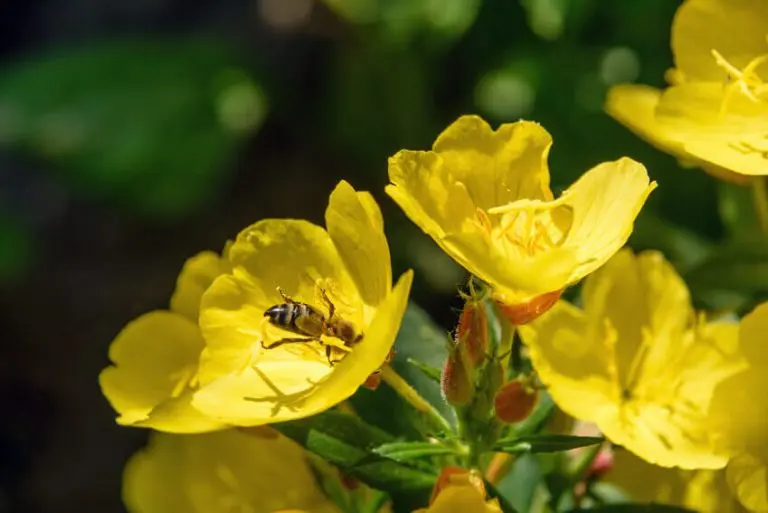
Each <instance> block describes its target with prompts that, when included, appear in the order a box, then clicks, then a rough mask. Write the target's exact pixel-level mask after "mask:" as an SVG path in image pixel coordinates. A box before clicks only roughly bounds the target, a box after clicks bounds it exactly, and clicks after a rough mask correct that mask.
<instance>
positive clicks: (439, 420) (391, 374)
mask: <svg viewBox="0 0 768 513" xmlns="http://www.w3.org/2000/svg"><path fill="white" fill-rule="evenodd" d="M381 379H383V380H384V382H385V383H387V385H389V386H390V387H392V388H393V389H394V391H395V392H397V393H398V394H400V397H402V398H403V399H405V400H406V401H407V402H408V403H409V404H410V405H411V406H413V407H414V408H416V409H417V410H418V411H420V412H422V413H423V414H425V415H426V416H427V418H428V419H429V420H430V421H431V422H432V423H433V424H434V426H435V427H436V428H438V429H440V430H442V431H444V432H445V433H452V432H453V427H452V426H451V424H450V423H449V422H448V421H447V420H445V418H444V417H443V416H442V415H440V412H439V411H437V410H436V409H435V407H434V406H432V405H431V404H430V403H429V402H428V401H427V400H426V399H424V398H423V397H421V395H419V393H418V392H417V391H416V389H414V388H413V387H412V386H411V385H409V384H408V382H407V381H405V380H404V379H403V378H402V376H400V374H398V373H397V372H396V371H395V369H393V368H392V366H391V365H385V366H384V367H383V368H382V369H381Z"/></svg>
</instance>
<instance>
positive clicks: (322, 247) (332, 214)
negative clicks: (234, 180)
mask: <svg viewBox="0 0 768 513" xmlns="http://www.w3.org/2000/svg"><path fill="white" fill-rule="evenodd" d="M325 220H326V229H323V228H322V227H320V226H317V225H314V224H312V223H310V222H307V221H303V220H295V219H267V220H263V221H259V222H257V223H256V224H254V225H252V226H250V227H248V228H246V229H245V230H243V231H242V232H241V233H240V234H239V235H238V236H237V239H236V240H235V242H234V243H233V244H232V247H231V248H230V251H229V264H230V265H231V267H232V274H228V275H223V276H220V277H219V278H217V279H216V280H215V281H214V282H213V284H212V285H211V286H210V288H209V289H208V290H207V291H206V292H205V294H204V295H203V300H202V304H201V312H200V328H201V330H202V333H203V336H204V339H205V343H206V349H205V351H204V353H203V355H202V357H201V361H200V372H199V380H200V383H201V388H200V389H199V390H198V391H197V392H196V393H195V396H194V399H193V402H192V404H193V405H194V406H195V407H196V408H198V409H199V410H200V411H202V412H203V413H205V414H206V415H209V416H211V417H214V418H217V419H220V420H221V421H225V422H228V423H231V424H235V425H261V424H268V423H272V422H280V421H284V420H290V419H297V418H302V417H307V416H309V415H313V414H315V413H318V412H321V411H323V410H326V409H328V408H330V407H332V406H335V405H336V404H338V403H340V402H341V401H343V400H345V399H347V398H348V397H349V396H351V395H352V394H353V393H354V392H355V391H356V390H357V388H358V387H359V386H361V385H362V384H364V383H365V382H366V380H367V378H368V376H369V375H371V374H372V373H374V372H375V371H376V370H377V369H378V368H379V367H380V366H381V365H382V364H383V363H384V362H385V360H386V359H387V356H388V354H389V352H390V349H391V348H392V344H393V342H394V340H395V336H396V334H397V331H398V329H399V327H400V322H401V320H402V317H403V314H404V312H405V308H406V305H407V301H408V293H409V290H410V287H411V281H412V273H411V272H410V271H408V272H406V273H404V274H403V276H401V277H400V279H399V281H398V283H397V285H395V287H394V288H392V275H391V267H390V256H389V247H388V245H387V240H386V238H385V236H384V230H383V221H382V217H381V212H380V211H379V207H378V205H377V204H376V202H375V200H374V199H373V197H372V196H371V195H370V194H369V193H367V192H356V191H355V190H354V189H353V188H352V186H351V185H349V184H348V183H347V182H344V181H342V182H341V183H339V185H338V186H337V187H336V188H335V190H334V191H333V193H332V194H331V196H330V200H329V204H328V209H327V210H326V212H325ZM278 288H280V291H281V292H282V293H283V294H285V295H287V296H288V297H290V298H291V299H292V300H295V301H300V302H303V303H307V304H310V305H312V306H313V307H315V308H317V309H318V310H319V311H322V312H323V314H324V315H325V316H327V317H328V316H329V314H330V311H329V310H330V307H331V305H333V308H334V309H335V313H334V316H335V317H334V318H335V319H343V320H345V321H347V322H349V323H351V325H352V326H353V327H354V330H355V332H356V333H357V334H358V335H361V336H362V339H361V340H360V341H359V342H355V343H353V344H351V347H344V344H342V342H341V341H340V340H339V339H336V338H334V337H330V336H322V337H321V340H322V343H323V345H325V344H328V345H334V346H336V347H337V349H334V350H333V351H334V355H333V359H334V360H336V361H337V362H336V363H334V364H331V363H329V361H328V358H327V357H326V355H325V354H324V349H323V347H322V346H321V344H320V343H318V342H308V341H303V342H296V343H286V344H282V345H279V347H272V346H273V345H274V344H276V343H278V344H279V343H280V342H281V341H282V340H283V339H285V338H286V337H288V338H300V339H305V340H306V339H307V338H308V337H300V336H297V334H296V333H291V332H290V331H287V330H285V329H282V328H279V327H277V326H274V325H272V324H270V323H269V322H267V319H266V318H265V311H266V310H267V309H269V308H270V307H272V306H273V305H277V304H280V303H284V302H285V301H286V299H285V298H284V297H282V296H281V294H280V292H279V291H278ZM340 346H341V347H340Z"/></svg>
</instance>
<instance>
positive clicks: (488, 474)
mask: <svg viewBox="0 0 768 513" xmlns="http://www.w3.org/2000/svg"><path fill="white" fill-rule="evenodd" d="M514 461H515V457H514V456H513V455H511V454H507V453H505V452H497V453H496V454H494V455H493V458H491V462H490V463H489V464H488V468H487V469H486V470H485V479H487V480H488V482H489V483H491V484H492V485H494V486H495V485H498V484H499V482H500V481H501V480H502V479H503V478H504V476H506V475H507V473H508V472H509V471H510V469H511V468H512V463H513V462H514Z"/></svg>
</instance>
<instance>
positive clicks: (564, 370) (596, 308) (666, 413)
mask: <svg viewBox="0 0 768 513" xmlns="http://www.w3.org/2000/svg"><path fill="white" fill-rule="evenodd" d="M581 298H582V302H583V305H584V308H583V310H582V309H579V308H577V307H575V306H573V305H571V304H569V303H567V302H565V301H561V302H559V303H558V304H557V305H555V307H554V308H553V309H552V310H550V312H548V313H547V314H545V315H543V316H542V317H540V318H539V319H537V320H535V321H534V322H533V323H532V324H530V325H527V326H522V327H520V333H521V335H522V338H523V341H524V342H525V343H526V344H527V346H528V348H529V350H530V356H531V361H532V362H533V365H534V368H535V369H536V371H537V372H538V374H539V377H540V379H541V381H542V382H543V383H544V384H545V385H546V386H547V388H548V390H549V392H550V394H551V395H552V398H553V399H554V401H555V403H557V405H558V406H559V407H560V408H561V409H562V410H563V411H565V412H566V413H568V414H569V415H571V416H573V417H574V418H576V419H579V420H584V421H589V422H594V423H595V424H596V425H597V426H598V427H599V428H600V430H601V431H602V432H603V433H604V434H605V436H606V437H607V438H608V439H609V440H611V441H612V442H613V443H615V444H617V445H622V446H624V447H625V448H626V449H628V450H629V451H631V452H633V453H634V454H636V455H638V456H639V457H641V458H643V459H644V460H646V461H648V462H650V463H654V464H657V465H660V466H664V467H680V468H712V469H715V468H722V467H723V466H725V464H726V462H727V460H728V453H727V452H726V451H724V450H719V449H718V448H716V447H714V446H713V441H712V440H711V438H710V436H709V433H710V426H709V424H708V423H707V411H708V408H709V403H710V400H711V397H712V391H713V389H714V388H715V386H716V385H717V384H718V383H719V382H721V381H722V380H723V379H725V378H727V377H728V376H730V375H733V374H734V373H736V372H737V371H739V370H740V369H741V368H742V367H743V362H742V358H741V356H740V354H739V353H738V351H737V350H736V343H737V333H738V325H736V324H731V323H705V322H704V321H703V320H702V319H701V318H697V317H696V315H695V312H694V310H693V308H692V307H691V303H690V301H691V300H690V295H689V293H688V289H687V288H686V286H685V283H684V282H683V281H682V279H681V278H680V276H678V275H677V274H676V272H675V271H674V269H673V268H672V266H671V265H670V264H669V263H668V262H667V261H666V260H665V259H664V257H663V256H662V255H661V254H660V253H658V252H653V251H649V252H645V253H642V254H640V255H638V256H635V255H633V254H632V252H631V250H622V251H621V252H619V253H617V254H616V256H615V257H614V258H612V259H611V260H610V261H609V262H608V263H607V264H606V265H605V266H604V267H603V268H602V269H600V270H598V271H597V272H596V273H595V274H593V275H592V276H590V277H588V278H587V280H586V281H585V283H584V287H583V290H582V294H581Z"/></svg>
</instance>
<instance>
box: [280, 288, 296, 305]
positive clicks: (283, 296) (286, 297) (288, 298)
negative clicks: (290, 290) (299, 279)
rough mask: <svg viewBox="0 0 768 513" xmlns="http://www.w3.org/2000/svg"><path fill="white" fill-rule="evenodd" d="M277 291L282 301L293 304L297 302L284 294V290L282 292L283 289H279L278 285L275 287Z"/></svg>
mask: <svg viewBox="0 0 768 513" xmlns="http://www.w3.org/2000/svg"><path fill="white" fill-rule="evenodd" d="M277 292H278V294H280V297H282V298H283V301H285V302H286V303H294V304H295V303H298V301H295V300H293V299H292V298H290V297H288V296H286V295H285V292H283V289H281V288H280V287H277Z"/></svg>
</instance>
